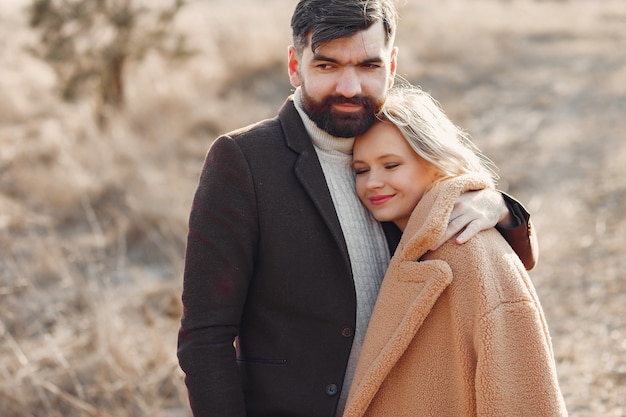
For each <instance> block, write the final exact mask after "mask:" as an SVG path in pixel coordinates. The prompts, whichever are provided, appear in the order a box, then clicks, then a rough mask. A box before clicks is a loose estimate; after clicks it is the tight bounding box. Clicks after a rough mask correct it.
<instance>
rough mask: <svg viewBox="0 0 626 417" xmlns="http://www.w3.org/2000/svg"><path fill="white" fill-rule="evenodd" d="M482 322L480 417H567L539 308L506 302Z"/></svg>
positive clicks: (522, 302)
mask: <svg viewBox="0 0 626 417" xmlns="http://www.w3.org/2000/svg"><path fill="white" fill-rule="evenodd" d="M481 322H482V323H481V329H480V330H479V332H478V333H477V334H478V335H480V336H479V337H480V338H481V340H480V342H479V343H478V346H479V348H478V350H477V354H478V358H477V359H478V360H477V367H476V391H477V392H476V406H477V408H476V410H477V414H478V415H480V416H494V417H495V416H504V415H507V416H521V415H525V416H546V417H547V416H554V417H556V416H567V411H566V408H565V404H564V402H563V398H562V396H561V392H560V389H559V385H558V380H557V374H556V366H555V363H554V356H553V353H552V344H551V341H550V338H549V334H548V332H547V328H546V326H545V321H544V319H543V315H542V313H541V310H540V308H539V307H538V306H537V305H536V304H535V303H534V302H532V301H530V300H520V301H518V302H513V303H503V304H501V305H500V306H499V307H498V308H496V309H495V310H493V311H492V312H490V313H489V314H488V315H486V316H485V317H483V319H482V320H481Z"/></svg>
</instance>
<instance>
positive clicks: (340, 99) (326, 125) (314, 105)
mask: <svg viewBox="0 0 626 417" xmlns="http://www.w3.org/2000/svg"><path fill="white" fill-rule="evenodd" d="M301 90H302V104H303V107H304V111H305V112H306V114H307V115H308V116H309V118H310V119H311V120H313V122H315V124H316V125H317V127H319V128H320V129H322V130H324V131H326V132H328V133H330V134H331V135H333V136H336V137H339V138H353V137H355V136H357V135H360V134H361V133H365V132H366V131H367V130H368V129H369V128H370V127H372V125H373V124H374V122H375V121H376V114H377V113H378V112H379V111H380V109H381V107H382V105H383V100H380V101H378V102H377V101H375V100H374V99H373V98H371V97H368V96H364V95H357V96H354V97H350V98H348V97H344V96H341V95H333V96H326V97H324V98H323V99H322V100H321V101H315V99H313V98H312V97H311V96H309V95H308V94H307V92H306V89H305V88H304V85H302V88H301ZM345 103H350V104H357V105H360V106H363V108H362V109H361V110H359V111H356V112H342V111H337V110H335V109H333V104H345Z"/></svg>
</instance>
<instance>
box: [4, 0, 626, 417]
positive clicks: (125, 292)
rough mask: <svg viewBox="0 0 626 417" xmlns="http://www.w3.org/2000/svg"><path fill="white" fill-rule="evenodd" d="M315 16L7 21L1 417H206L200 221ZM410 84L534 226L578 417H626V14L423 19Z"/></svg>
mask: <svg viewBox="0 0 626 417" xmlns="http://www.w3.org/2000/svg"><path fill="white" fill-rule="evenodd" d="M296 3H297V1H296V0H264V1H262V2H261V1H258V0H238V1H235V2H233V1H226V0H204V1H201V0H198V1H189V2H187V3H186V4H182V2H175V1H168V0H158V1H156V0H154V1H153V0H151V1H147V0H145V1H143V2H142V1H140V0H134V1H133V0H72V1H60V0H34V1H30V0H11V1H9V0H3V1H1V2H0V414H1V415H2V416H3V417H16V416H47V417H48V416H53V417H56V416H63V417H74V416H116V417H124V416H150V417H159V416H163V417H183V416H184V417H187V416H189V415H190V414H189V412H188V406H187V399H186V390H185V388H184V383H183V377H182V374H181V372H180V371H179V369H178V365H177V360H176V332H177V329H178V322H179V318H180V314H181V305H180V290H181V281H182V270H183V256H184V248H185V241H186V233H187V216H188V212H189V208H190V205H191V199H192V196H193V193H194V190H195V186H196V183H197V179H198V175H199V172H200V169H201V166H202V162H203V158H204V155H205V153H206V151H207V149H208V147H209V146H210V144H211V142H212V140H213V139H215V137H216V136H217V135H218V134H220V133H224V132H226V131H229V130H231V129H234V128H236V127H240V126H243V125H245V124H248V123H251V122H254V121H257V120H259V119H262V118H266V117H271V116H273V115H274V114H275V113H276V111H277V109H278V108H279V107H280V105H281V104H282V102H283V101H284V100H285V98H286V97H287V96H288V95H289V94H290V93H291V91H292V90H291V87H290V85H289V82H288V77H287V70H286V57H287V46H288V45H289V44H290V42H291V39H290V28H289V21H290V17H291V13H292V12H293V9H294V7H295V5H296ZM399 11H400V15H401V20H400V24H399V33H398V37H397V45H398V46H399V48H400V54H399V63H398V66H399V70H398V73H399V75H401V76H402V77H404V78H406V79H408V80H409V81H411V82H412V83H413V84H417V85H420V86H422V88H423V89H424V90H426V91H429V92H430V93H432V94H433V95H434V97H435V98H437V99H438V100H439V101H440V103H441V104H442V106H443V108H444V109H445V110H446V111H447V113H448V114H449V115H450V117H451V118H452V119H453V120H454V121H455V123H457V124H458V125H459V126H461V127H463V128H464V129H465V130H467V131H468V132H469V133H470V134H471V136H472V137H473V139H474V141H475V143H476V144H477V145H478V146H479V147H480V148H481V149H482V150H483V151H484V152H485V153H486V154H487V155H489V156H490V157H491V158H492V159H493V160H494V161H495V163H496V164H497V165H498V166H499V167H500V175H501V177H502V180H501V183H500V185H499V186H500V188H501V189H502V190H504V191H506V192H508V193H511V194H512V195H514V196H515V197H516V198H518V199H519V200H520V201H521V202H522V203H523V204H525V205H526V207H527V208H528V209H529V211H530V212H531V214H532V219H533V222H534V224H535V226H536V228H537V230H538V235H539V241H540V245H541V254H540V260H539V264H538V266H537V267H536V268H535V269H534V270H533V271H531V277H532V279H533V281H534V283H535V285H536V287H537V292H538V294H539V297H540V299H541V302H542V304H543V307H544V310H545V313H546V317H547V319H548V324H549V326H550V330H551V333H552V337H553V344H554V350H555V354H556V360H557V369H558V372H559V379H560V382H561V387H562V390H563V394H564V396H565V400H566V403H567V405H568V409H569V412H570V415H571V416H575V417H592V416H593V417H595V416H605V417H618V416H626V322H625V317H626V256H625V253H626V219H625V216H624V210H625V209H626V175H624V166H626V137H625V132H626V117H625V115H626V53H625V52H624V49H623V48H624V45H626V2H624V1H623V0H602V1H601V2H600V1H597V0H439V1H437V2H433V1H429V0H403V1H400V2H399Z"/></svg>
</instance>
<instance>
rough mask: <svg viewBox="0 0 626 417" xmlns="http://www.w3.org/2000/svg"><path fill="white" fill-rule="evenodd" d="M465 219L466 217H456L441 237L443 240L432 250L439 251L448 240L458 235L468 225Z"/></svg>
mask: <svg viewBox="0 0 626 417" xmlns="http://www.w3.org/2000/svg"><path fill="white" fill-rule="evenodd" d="M464 217H465V216H458V217H455V218H453V219H452V220H450V222H449V223H448V227H447V228H446V231H445V233H444V234H443V236H441V238H440V239H439V240H438V241H437V243H435V245H434V246H433V247H432V248H431V249H430V250H435V249H438V248H439V247H440V246H441V245H443V244H444V243H445V242H446V241H447V240H448V239H450V238H451V237H452V236H454V235H456V234H457V233H459V231H460V230H461V229H463V227H464V226H465V223H466V219H464Z"/></svg>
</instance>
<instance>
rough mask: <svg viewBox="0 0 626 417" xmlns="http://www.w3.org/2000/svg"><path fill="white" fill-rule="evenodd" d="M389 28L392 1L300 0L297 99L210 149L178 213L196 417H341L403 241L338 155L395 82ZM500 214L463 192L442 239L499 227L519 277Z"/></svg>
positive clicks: (510, 217)
mask: <svg viewBox="0 0 626 417" xmlns="http://www.w3.org/2000/svg"><path fill="white" fill-rule="evenodd" d="M395 28H396V15H395V9H394V7H393V5H392V3H391V1H389V0H369V1H367V0H301V1H300V2H299V3H298V5H297V6H296V10H295V12H294V15H293V18H292V30H293V40H294V46H292V47H290V48H289V60H288V70H289V76H290V80H291V83H292V85H293V86H294V87H296V92H295V94H294V96H293V97H290V98H289V99H288V100H287V101H286V102H285V104H284V105H283V107H282V109H281V110H280V111H279V114H278V116H277V117H275V118H273V119H271V120H266V121H262V122H260V123H257V124H255V125H252V126H248V127H246V128H243V129H240V130H238V131H235V132H231V133H229V134H227V135H224V136H222V137H220V138H218V139H217V140H216V141H215V142H214V144H213V145H212V146H211V149H210V151H209V153H208V154H207V157H206V161H205V165H204V168H203V170H202V174H201V177H200V181H199V185H198V189H197V191H196V195H195V198H194V203H193V208H192V210H191V215H190V223H189V226H190V227H189V236H188V243H187V253H186V260H185V277H184V289H183V304H184V316H183V318H182V322H181V329H180V333H179V348H178V356H179V361H180V365H181V368H182V369H183V371H184V372H185V374H186V378H185V382H186V384H187V388H188V391H189V398H190V403H191V408H192V410H193V412H194V415H195V416H196V417H198V416H203V417H204V416H220V417H224V416H271V417H279V416H292V417H309V416H310V417H333V416H341V414H342V411H343V407H344V405H345V399H346V396H347V393H348V390H349V386H350V382H351V379H352V376H353V372H354V368H355V366H356V359H357V358H358V354H359V350H360V347H361V344H362V341H363V336H364V335H365V330H366V328H367V323H368V321H369V316H370V314H371V310H372V308H373V305H374V302H375V300H376V295H377V292H378V288H379V286H380V282H381V280H382V277H383V275H384V272H385V269H386V267H387V265H388V262H389V258H390V255H391V254H392V253H393V250H394V249H395V246H396V245H397V242H398V240H399V237H400V233H399V230H398V229H397V228H396V227H395V226H393V224H380V223H377V222H376V221H374V219H373V218H372V217H371V216H370V215H369V214H368V212H367V210H366V209H365V208H364V207H363V206H362V205H361V204H360V203H359V200H358V197H357V196H356V193H355V191H354V177H353V175H354V174H353V170H352V166H351V155H350V152H351V147H352V143H353V137H354V136H355V135H357V134H359V133H362V132H364V131H366V130H367V129H368V128H369V127H370V126H371V125H372V123H373V121H374V120H375V113H376V112H377V111H378V109H379V108H380V106H381V104H382V103H383V101H384V97H385V94H386V92H387V90H388V89H389V88H390V87H391V86H392V84H393V78H394V75H395V72H396V57H397V52H398V51H397V48H395V47H394V46H393V41H394V35H395ZM506 198H507V200H509V199H508V197H506ZM509 204H510V205H511V207H509V208H507V204H505V202H504V200H503V198H502V196H501V195H500V194H499V193H496V192H487V191H486V192H481V193H473V194H467V195H465V196H464V197H463V198H462V199H460V200H459V201H458V204H457V206H458V207H457V210H455V212H454V213H453V214H452V217H451V218H452V221H451V222H450V226H449V228H448V232H447V234H446V236H445V239H447V238H449V237H451V236H453V235H456V234H457V232H459V231H461V230H463V233H461V234H460V235H459V236H458V237H457V241H459V242H462V241H465V240H467V239H468V238H469V237H471V236H473V235H474V234H475V233H477V232H478V231H479V230H481V229H485V228H489V227H493V226H494V225H495V224H496V223H497V222H498V221H500V226H513V228H510V227H509V228H506V229H503V228H500V230H501V232H502V233H503V235H504V236H505V237H506V238H507V240H508V241H509V242H510V243H511V246H512V247H513V248H514V249H515V250H516V252H517V253H518V254H519V255H520V257H521V258H522V259H524V260H525V263H526V265H527V267H529V268H530V267H532V266H533V265H534V262H535V256H536V250H534V244H535V240H534V234H533V233H531V228H530V223H529V220H528V214H527V213H526V212H525V211H524V210H523V208H522V207H521V206H520V205H519V204H517V203H515V202H514V201H510V200H509ZM440 243H441V242H439V243H438V244H440ZM233 344H235V347H233Z"/></svg>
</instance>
